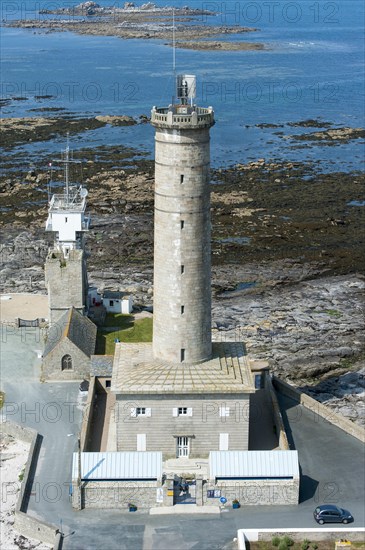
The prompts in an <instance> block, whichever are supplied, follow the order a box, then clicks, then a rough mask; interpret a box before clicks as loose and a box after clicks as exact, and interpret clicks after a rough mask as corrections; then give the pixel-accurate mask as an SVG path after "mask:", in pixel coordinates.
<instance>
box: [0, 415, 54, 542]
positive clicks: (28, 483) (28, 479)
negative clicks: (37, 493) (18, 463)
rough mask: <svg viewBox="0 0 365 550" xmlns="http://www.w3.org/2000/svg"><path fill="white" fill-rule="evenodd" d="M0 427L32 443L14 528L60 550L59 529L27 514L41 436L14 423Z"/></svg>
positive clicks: (2, 430) (16, 509) (16, 508)
mask: <svg viewBox="0 0 365 550" xmlns="http://www.w3.org/2000/svg"><path fill="white" fill-rule="evenodd" d="M0 426H1V432H2V433H5V434H8V435H11V436H12V437H14V438H16V439H20V440H21V441H25V442H27V443H30V449H29V454H28V459H27V463H26V465H25V470H24V477H23V481H22V484H21V488H20V492H19V497H18V500H17V503H16V506H15V518H14V528H15V530H16V531H19V533H21V534H22V535H23V536H25V537H29V538H33V539H36V540H39V541H41V542H45V543H47V544H50V545H52V546H54V548H58V547H59V544H61V541H60V537H59V531H58V529H57V527H55V526H54V525H51V524H49V523H45V522H43V521H40V520H38V519H36V518H34V517H32V516H30V515H29V514H27V513H26V512H27V508H28V501H29V496H30V492H31V489H32V485H33V479H34V475H35V470H36V467H37V461H38V455H39V450H40V445H41V436H39V434H38V433H37V432H36V430H33V429H31V428H25V427H23V426H19V425H18V424H15V423H13V422H8V421H7V422H3V423H1V425H0Z"/></svg>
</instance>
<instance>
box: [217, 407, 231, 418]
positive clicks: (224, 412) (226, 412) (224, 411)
mask: <svg viewBox="0 0 365 550" xmlns="http://www.w3.org/2000/svg"><path fill="white" fill-rule="evenodd" d="M219 416H221V417H226V416H229V407H226V406H222V407H219Z"/></svg>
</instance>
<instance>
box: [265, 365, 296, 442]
mask: <svg viewBox="0 0 365 550" xmlns="http://www.w3.org/2000/svg"><path fill="white" fill-rule="evenodd" d="M264 381H265V382H264V384H265V389H266V391H267V392H268V394H269V396H270V399H271V403H272V410H273V416H274V422H275V428H276V433H277V434H278V438H279V448H280V449H281V450H282V451H289V450H290V447H289V443H288V438H287V436H286V431H285V427H284V422H283V418H282V416H281V412H280V407H279V403H278V398H277V396H276V392H275V389H274V386H273V384H272V381H271V376H270V374H269V373H268V372H265V378H264Z"/></svg>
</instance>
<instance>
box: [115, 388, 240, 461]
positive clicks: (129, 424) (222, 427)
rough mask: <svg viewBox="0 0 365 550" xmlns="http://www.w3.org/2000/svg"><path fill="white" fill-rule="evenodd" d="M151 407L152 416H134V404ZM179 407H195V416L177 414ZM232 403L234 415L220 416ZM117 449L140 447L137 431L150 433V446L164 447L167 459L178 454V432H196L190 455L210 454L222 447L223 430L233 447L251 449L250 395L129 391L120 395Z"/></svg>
mask: <svg viewBox="0 0 365 550" xmlns="http://www.w3.org/2000/svg"><path fill="white" fill-rule="evenodd" d="M136 407H146V408H150V409H151V416H150V417H143V416H138V417H132V416H131V415H130V411H131V408H136ZM176 407H188V408H191V409H192V416H191V417H188V416H179V417H174V416H173V409H174V408H176ZM220 407H229V408H230V416H229V417H220V416H219V408H220ZM114 414H115V420H116V424H117V450H118V451H136V450H137V434H146V443H147V446H146V450H147V451H162V452H163V455H164V459H168V458H174V457H176V437H174V436H177V435H181V436H183V435H186V436H192V439H191V442H190V455H189V456H190V458H204V457H208V455H209V451H210V450H219V434H220V433H228V434H229V450H242V451H245V450H248V424H249V396H248V395H246V396H245V395H242V394H238V395H229V394H227V396H226V397H225V399H217V396H216V395H209V394H208V395H174V396H172V395H170V396H168V395H166V396H163V395H160V396H158V398H157V397H156V396H150V395H145V396H144V397H143V398H142V397H141V396H135V395H129V396H128V397H126V396H120V395H119V396H118V399H117V402H116V405H115V411H114Z"/></svg>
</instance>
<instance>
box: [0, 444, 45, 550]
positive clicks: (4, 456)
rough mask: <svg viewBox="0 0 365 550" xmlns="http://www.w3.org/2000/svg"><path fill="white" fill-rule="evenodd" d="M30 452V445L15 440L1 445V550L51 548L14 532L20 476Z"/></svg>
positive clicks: (39, 549)
mask: <svg viewBox="0 0 365 550" xmlns="http://www.w3.org/2000/svg"><path fill="white" fill-rule="evenodd" d="M28 452H29V443H24V442H23V441H19V440H13V439H12V438H8V437H7V436H5V440H3V441H1V443H0V477H1V484H0V495H1V512H0V541H1V548H4V549H6V550H19V548H24V549H25V548H27V549H32V548H37V550H48V549H49V548H51V546H49V545H47V544H44V543H41V542H39V541H36V540H34V539H28V538H26V537H23V536H22V535H20V534H19V533H18V532H17V531H15V530H14V528H13V524H14V510H15V504H16V501H17V498H18V495H19V491H20V486H21V482H20V480H19V474H21V473H22V472H23V471H24V467H25V464H26V462H27V458H28Z"/></svg>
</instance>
